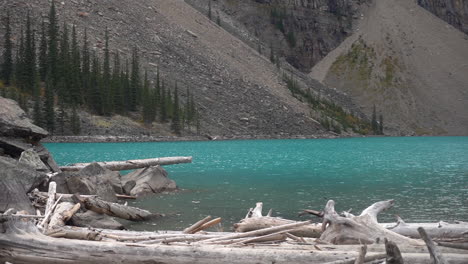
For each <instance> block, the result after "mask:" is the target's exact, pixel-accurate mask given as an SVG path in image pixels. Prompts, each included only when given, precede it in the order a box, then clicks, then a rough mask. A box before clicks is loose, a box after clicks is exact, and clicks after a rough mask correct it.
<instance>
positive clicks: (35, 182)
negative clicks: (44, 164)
mask: <svg viewBox="0 0 468 264" xmlns="http://www.w3.org/2000/svg"><path fill="white" fill-rule="evenodd" d="M0 168H1V170H2V173H1V175H2V177H1V179H3V180H15V181H18V183H20V184H21V185H22V186H23V187H24V189H25V191H26V193H28V192H30V191H32V190H33V189H35V188H38V187H39V186H41V185H42V184H43V183H44V182H46V180H47V175H46V174H45V173H43V172H39V171H36V169H35V168H34V167H31V166H30V165H28V164H24V163H20V162H18V161H17V160H15V159H12V158H8V157H0Z"/></svg>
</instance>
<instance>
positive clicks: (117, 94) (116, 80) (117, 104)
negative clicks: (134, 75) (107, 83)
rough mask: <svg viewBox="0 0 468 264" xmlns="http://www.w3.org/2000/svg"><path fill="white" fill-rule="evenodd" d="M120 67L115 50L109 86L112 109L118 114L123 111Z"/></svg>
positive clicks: (122, 81)
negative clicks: (111, 92) (111, 96)
mask: <svg viewBox="0 0 468 264" xmlns="http://www.w3.org/2000/svg"><path fill="white" fill-rule="evenodd" d="M122 74H123V73H122V69H121V67H120V56H119V53H118V52H116V53H115V54H114V67H113V71H112V81H111V86H112V90H113V91H114V93H113V98H112V101H113V103H112V104H113V107H114V111H115V112H117V113H118V114H123V113H124V112H125V111H124V107H125V106H124V95H123V92H124V91H123V84H124V80H122Z"/></svg>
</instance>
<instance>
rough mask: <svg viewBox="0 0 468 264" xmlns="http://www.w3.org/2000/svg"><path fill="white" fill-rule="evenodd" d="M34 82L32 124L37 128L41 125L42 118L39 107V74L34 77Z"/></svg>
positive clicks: (40, 106)
mask: <svg viewBox="0 0 468 264" xmlns="http://www.w3.org/2000/svg"><path fill="white" fill-rule="evenodd" d="M34 79H35V82H34V93H33V99H34V107H33V121H34V124H36V125H38V126H42V125H43V121H44V120H43V118H42V105H41V95H40V76H39V73H36V75H35V78H34Z"/></svg>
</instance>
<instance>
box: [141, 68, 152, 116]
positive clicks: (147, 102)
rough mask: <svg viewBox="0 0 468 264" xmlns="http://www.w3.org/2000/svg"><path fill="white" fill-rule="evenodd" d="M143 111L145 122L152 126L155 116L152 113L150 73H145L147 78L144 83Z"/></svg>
mask: <svg viewBox="0 0 468 264" xmlns="http://www.w3.org/2000/svg"><path fill="white" fill-rule="evenodd" d="M142 105H143V109H142V111H141V114H142V117H143V122H144V123H145V124H146V125H150V124H151V123H152V122H153V119H152V118H153V115H152V112H151V97H150V91H149V83H148V73H147V72H146V71H145V78H144V81H143V104H142Z"/></svg>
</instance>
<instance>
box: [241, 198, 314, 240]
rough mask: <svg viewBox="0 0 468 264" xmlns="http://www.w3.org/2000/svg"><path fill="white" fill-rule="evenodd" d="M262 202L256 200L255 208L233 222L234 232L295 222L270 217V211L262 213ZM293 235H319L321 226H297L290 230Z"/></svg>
mask: <svg viewBox="0 0 468 264" xmlns="http://www.w3.org/2000/svg"><path fill="white" fill-rule="evenodd" d="M262 209H263V203H261V202H258V203H257V204H256V206H255V208H253V209H252V208H251V209H250V210H249V212H248V213H247V215H246V217H245V218H244V219H242V220H241V221H240V222H239V223H236V224H234V229H235V231H236V232H249V231H253V230H258V229H263V228H267V227H273V226H280V225H285V224H292V223H297V222H296V221H293V220H288V219H283V218H279V217H271V216H269V215H271V211H270V213H269V215H267V216H263V215H262ZM290 233H291V234H293V235H295V236H300V237H320V235H321V233H322V232H321V227H320V225H317V224H312V223H311V224H309V225H304V226H301V227H298V228H296V229H294V230H293V231H291V232H290Z"/></svg>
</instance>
